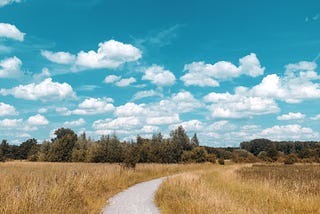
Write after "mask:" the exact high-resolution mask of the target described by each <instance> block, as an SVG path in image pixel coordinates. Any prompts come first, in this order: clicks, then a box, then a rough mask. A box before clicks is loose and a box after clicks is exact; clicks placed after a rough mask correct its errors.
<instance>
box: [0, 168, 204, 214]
mask: <svg viewBox="0 0 320 214" xmlns="http://www.w3.org/2000/svg"><path fill="white" fill-rule="evenodd" d="M201 167H203V166H200V168H201ZM197 168H199V165H177V164H176V165H164V164H163V165H162V164H141V165H137V168H136V169H135V170H130V169H123V168H122V167H121V166H120V165H117V164H91V163H30V162H6V163H0V182H1V183H0V213H6V214H7V213H8V214H11V213H26V214H29V213H30V214H31V213H100V212H101V210H102V208H103V207H104V206H105V205H106V203H107V199H108V198H110V197H111V196H112V195H114V194H116V193H117V192H120V191H122V190H123V189H126V188H127V187H128V186H131V185H133V184H135V183H138V182H141V181H145V180H149V179H152V178H156V177H161V176H165V175H171V174H175V173H179V172H182V171H188V170H194V169H197Z"/></svg>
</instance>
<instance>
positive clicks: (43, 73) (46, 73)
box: [32, 68, 51, 82]
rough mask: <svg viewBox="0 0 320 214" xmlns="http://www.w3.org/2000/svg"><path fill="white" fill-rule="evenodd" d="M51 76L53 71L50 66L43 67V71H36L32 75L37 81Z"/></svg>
mask: <svg viewBox="0 0 320 214" xmlns="http://www.w3.org/2000/svg"><path fill="white" fill-rule="evenodd" d="M50 76H51V73H50V71H49V69H48V68H43V69H42V70H41V73H35V74H33V75H32V78H33V80H34V81H35V82H41V81H43V80H45V79H47V78H49V77H50Z"/></svg>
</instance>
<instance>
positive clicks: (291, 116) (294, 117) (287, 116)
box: [277, 112, 306, 120]
mask: <svg viewBox="0 0 320 214" xmlns="http://www.w3.org/2000/svg"><path fill="white" fill-rule="evenodd" d="M305 116H306V115H304V114H302V113H300V112H297V113H294V112H289V113H288V114H283V115H280V116H278V117H277V120H302V119H304V118H305Z"/></svg>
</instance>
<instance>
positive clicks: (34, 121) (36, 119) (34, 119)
mask: <svg viewBox="0 0 320 214" xmlns="http://www.w3.org/2000/svg"><path fill="white" fill-rule="evenodd" d="M27 123H28V124H30V125H47V124H48V123H49V121H48V120H47V118H45V117H44V116H42V115H41V114H37V115H34V116H31V117H29V118H28V120H27Z"/></svg>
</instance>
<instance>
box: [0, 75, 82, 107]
mask: <svg viewBox="0 0 320 214" xmlns="http://www.w3.org/2000/svg"><path fill="white" fill-rule="evenodd" d="M0 94H2V95H4V96H6V95H13V96H14V97H16V98H21V99H25V100H41V101H43V102H48V101H57V100H65V99H74V98H75V97H76V94H75V92H74V91H73V90H72V87H71V86H70V85H69V84H68V83H58V82H52V79H51V78H47V79H45V80H44V81H42V82H40V83H39V84H35V83H31V84H28V85H19V86H17V87H14V88H12V89H1V90H0Z"/></svg>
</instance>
